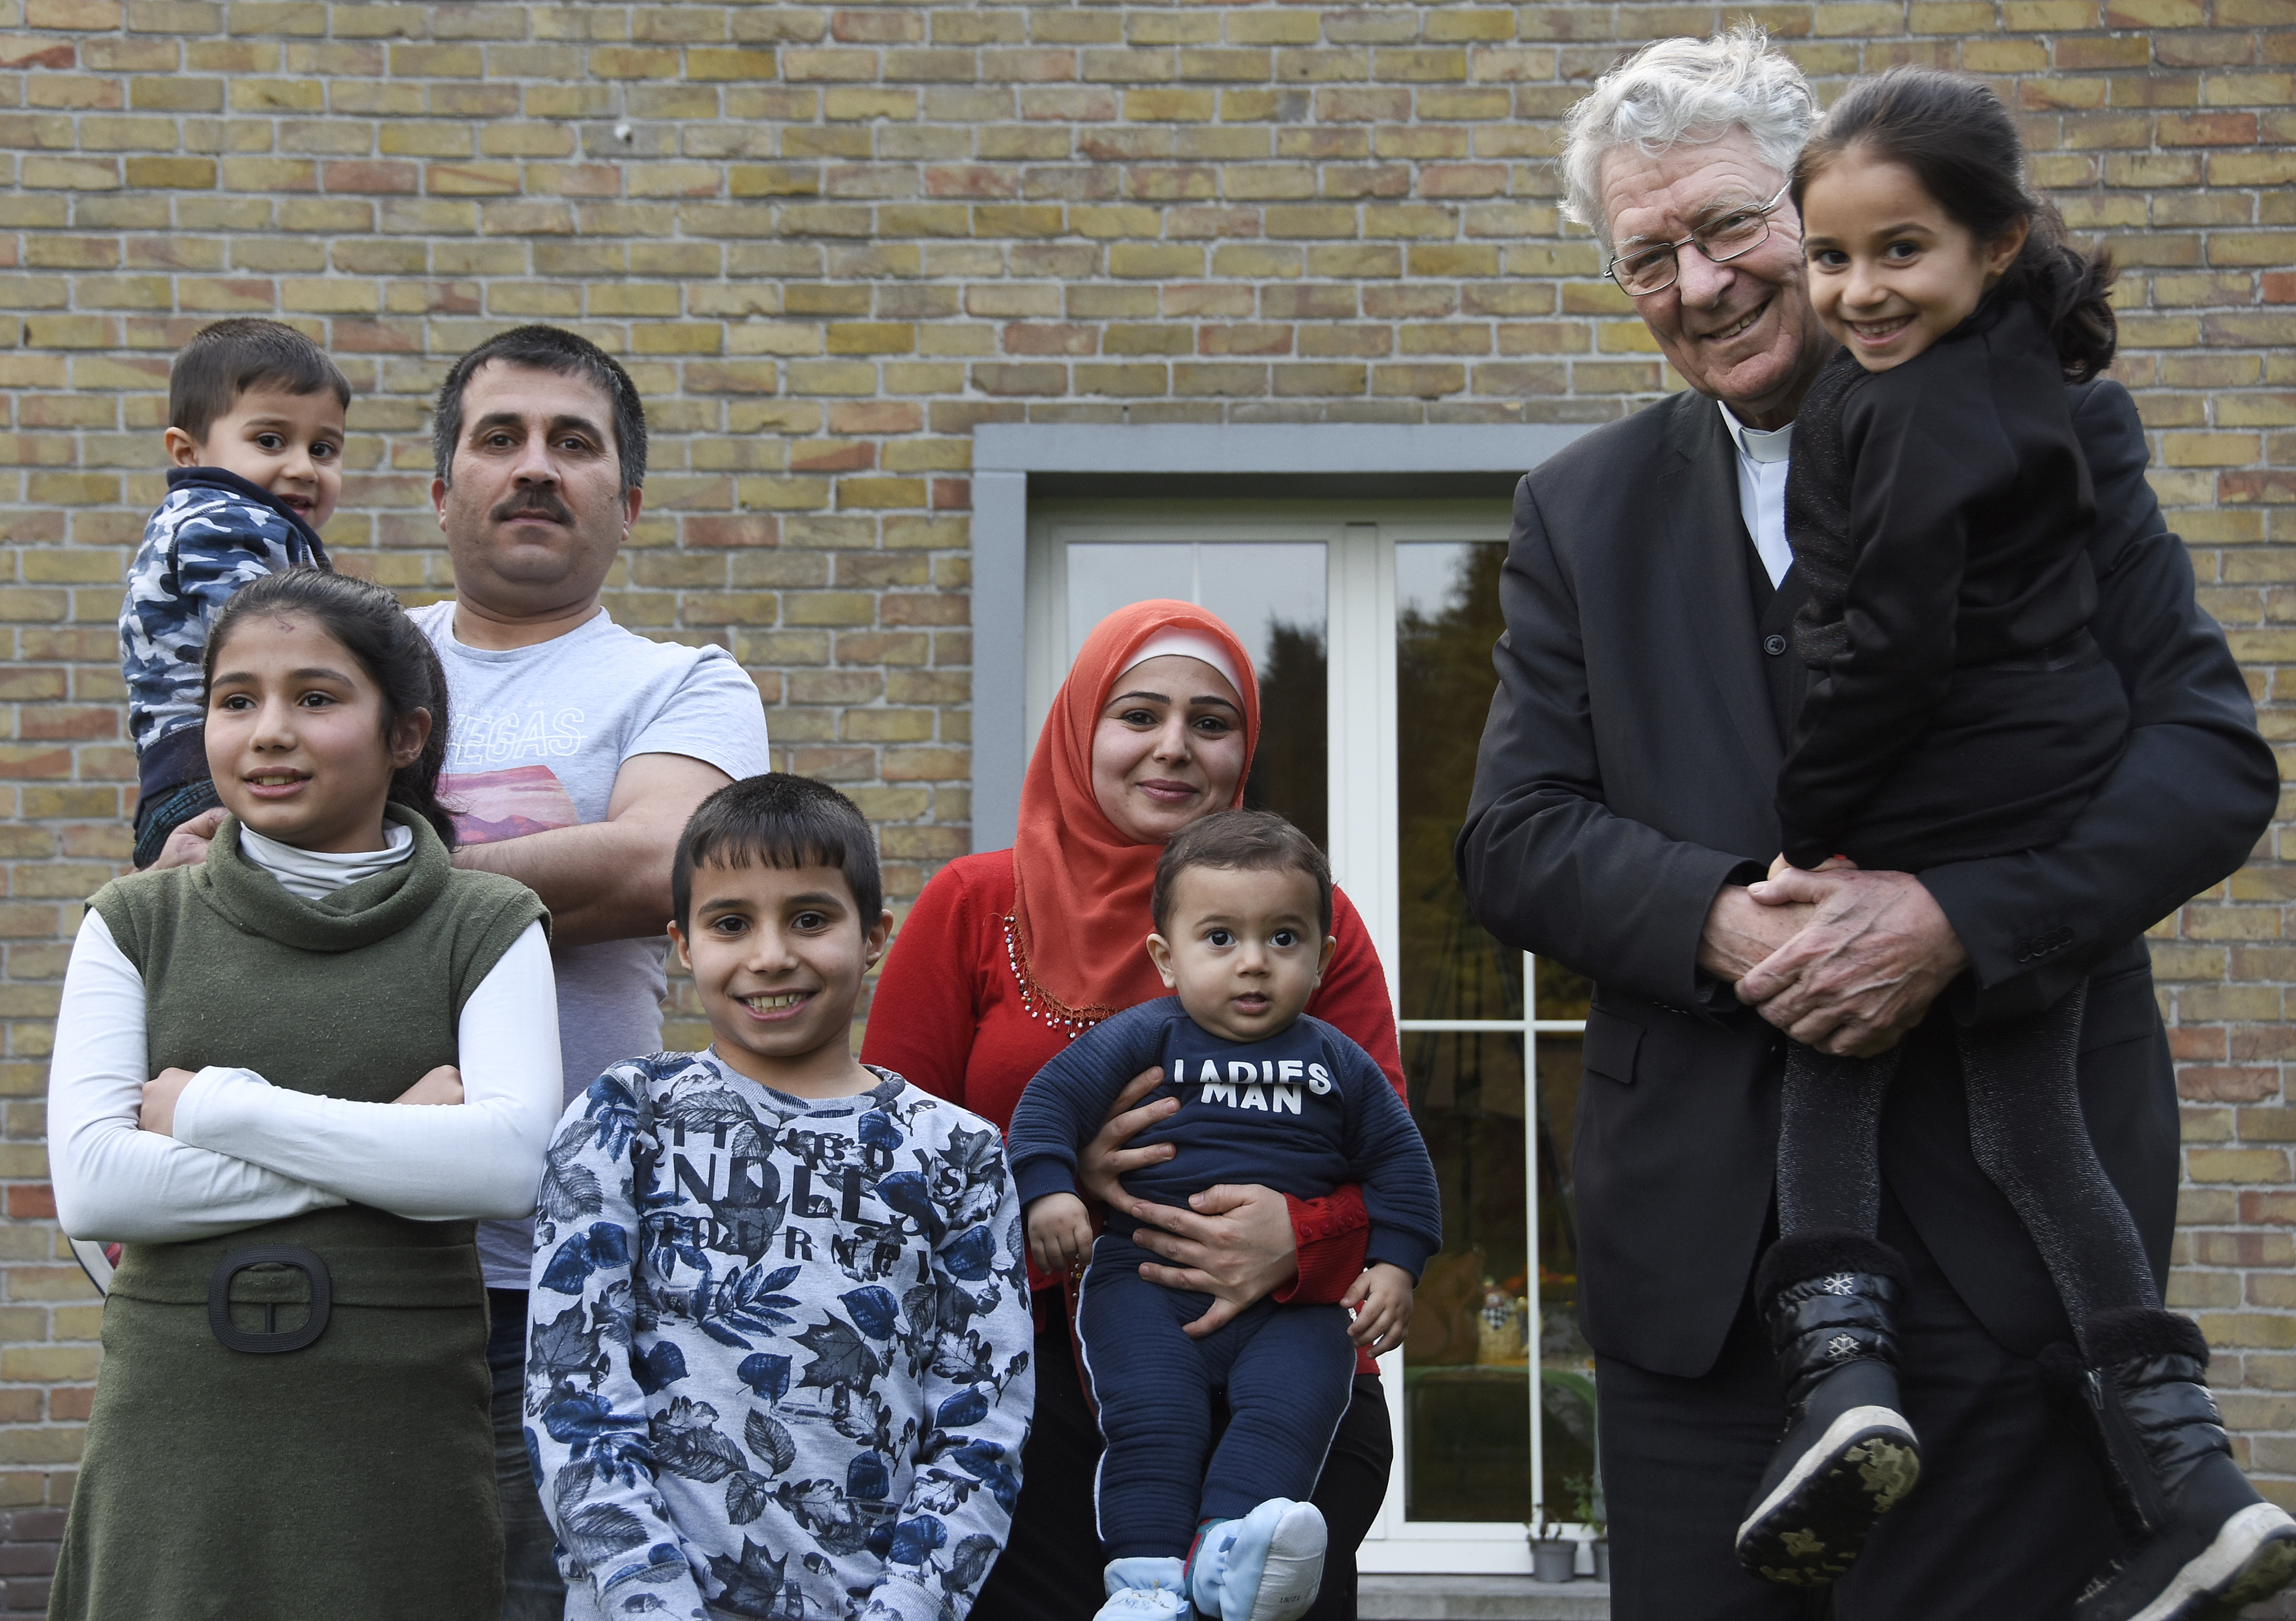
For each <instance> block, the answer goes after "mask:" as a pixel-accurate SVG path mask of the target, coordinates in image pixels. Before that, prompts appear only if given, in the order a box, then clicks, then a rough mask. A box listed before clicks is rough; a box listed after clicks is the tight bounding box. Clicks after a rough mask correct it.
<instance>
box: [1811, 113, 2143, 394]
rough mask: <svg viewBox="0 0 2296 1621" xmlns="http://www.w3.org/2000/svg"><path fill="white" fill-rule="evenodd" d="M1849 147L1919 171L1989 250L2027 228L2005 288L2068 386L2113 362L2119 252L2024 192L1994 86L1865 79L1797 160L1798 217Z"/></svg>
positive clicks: (2013, 135)
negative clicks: (2088, 241) (2051, 352)
mask: <svg viewBox="0 0 2296 1621" xmlns="http://www.w3.org/2000/svg"><path fill="white" fill-rule="evenodd" d="M1852 147H1858V148H1862V149H1864V150H1865V151H1866V152H1868V153H1870V154H1871V155H1872V156H1873V157H1874V158H1875V159H1877V160H1880V161H1882V162H1884V163H1895V164H1898V165H1899V166H1900V167H1902V168H1904V169H1909V170H1911V171H1912V173H1913V177H1914V178H1915V180H1917V181H1919V182H1920V183H1921V186H1922V189H1923V191H1925V192H1927V193H1929V194H1930V195H1931V198H1933V199H1935V200H1936V202H1937V205H1938V207H1939V208H1941V209H1943V210H1945V212H1946V216H1947V218H1949V219H1951V220H1952V221H1953V222H1954V223H1955V224H1956V225H1958V226H1961V228H1962V229H1963V230H1964V231H1967V232H1968V233H1969V234H1970V235H1972V236H1974V237H1975V238H1977V240H1978V241H1979V242H1980V243H1991V242H1997V241H1999V240H2000V238H2001V235H2002V233H2004V232H2005V231H2006V230H2008V229H2009V228H2010V227H2011V226H2013V225H2015V224H2016V223H2017V221H2019V220H2020V219H2022V220H2025V221H2027V222H2028V227H2027V231H2026V235H2025V245H2024V247H2023V249H2022V250H2021V251H2019V253H2018V255H2017V258H2016V259H2015V261H2014V262H2013V263H2012V264H2011V265H2010V267H2009V268H2008V269H2007V270H2006V271H2005V272H2004V273H2003V274H2002V277H2001V291H2002V292H2003V293H2004V294H2005V296H2007V297H2011V298H2021V299H2023V300H2026V301H2027V302H2029V303H2030V304H2031V305H2032V306H2033V308H2034V309H2037V310H2038V311H2039V312H2040V316H2041V321H2042V324H2043V325H2046V327H2047V328H2048V332H2049V341H2051V342H2052V343H2053V344H2054V345H2055V347H2056V350H2057V360H2058V363H2059V364H2060V365H2061V366H2062V367H2063V368H2064V374H2065V381H2066V382H2068V383H2087V381H2088V380H2089V379H2090V378H2092V377H2094V376H2095V375H2096V374H2098V373H2099V372H2102V371H2103V370H2104V368H2105V367H2106V366H2110V365H2111V364H2112V351H2113V346H2114V344H2115V343H2116V342H2117V341H2118V340H2119V335H2120V328H2119V325H2118V324H2117V322H2116V320H2115V318H2114V316H2113V313H2112V303H2111V301H2110V300H2109V299H2108V298H2107V296H2106V295H2107V294H2108V293H2109V292H2111V291H2112V282H2113V275H2114V272H2113V267H2112V251H2111V250H2110V249H2107V248H2103V247H2099V248H2095V249H2085V248H2082V247H2080V246H2079V245H2078V244H2076V243H2074V242H2073V240H2072V238H2071V236H2070V235H2067V234H2066V231H2065V221H2064V216H2062V214H2060V213H2058V212H2057V208H2056V205H2055V204H2054V203H2053V202H2050V201H2049V200H2048V199H2047V198H2046V197H2041V196H2038V195H2036V194H2035V193H2033V192H2031V191H2030V190H2029V189H2027V186H2026V184H2025V169H2026V163H2025V145H2024V143H2023V141H2021V139H2020V138H2019V137H2018V134H2017V121H2016V119H2013V118H2012V117H2010V116H2009V110H2008V109H2007V108H2006V107H2005V106H2003V105H2002V104H2001V98H2000V97H1999V96H1997V95H1994V94H1993V91H1992V89H1991V87H1990V86H1987V85H1985V84H1983V83H1981V82H1980V81H1979V80H1977V79H1974V78H1967V77H1964V75H1962V74H1958V73H1947V72H1943V71H1941V70H1938V69H1936V68H1892V69H1890V70H1889V71H1888V72H1886V73H1879V74H1876V75H1874V77H1873V78H1861V79H1858V80H1857V81H1856V82H1855V83H1854V84H1852V85H1851V86H1849V89H1848V90H1847V91H1845V92H1844V93H1843V94H1842V96H1841V100H1840V101H1838V102H1836V103H1833V106H1832V107H1831V108H1829V109H1828V110H1827V111H1826V114H1825V118H1824V119H1820V120H1819V121H1818V126H1817V128H1816V129H1814V130H1812V131H1811V132H1810V136H1809V140H1808V142H1807V143H1806V144H1804V145H1803V147H1802V149H1801V156H1800V157H1799V158H1798V159H1796V160H1794V169H1793V179H1792V188H1793V202H1794V208H1795V209H1796V210H1797V211H1799V210H1800V208H1801V200H1802V193H1804V192H1806V191H1808V189H1809V185H1810V182H1812V181H1813V180H1815V179H1816V178H1817V177H1818V176H1819V175H1820V174H1822V173H1823V172H1824V171H1825V167H1826V165H1828V164H1829V163H1832V162H1833V160H1835V159H1837V158H1839V157H1840V156H1841V154H1842V153H1843V152H1848V151H1849V150H1850V149H1851V148H1852Z"/></svg>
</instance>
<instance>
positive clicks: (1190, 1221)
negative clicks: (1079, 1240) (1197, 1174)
mask: <svg viewBox="0 0 2296 1621" xmlns="http://www.w3.org/2000/svg"><path fill="white" fill-rule="evenodd" d="M1188 1203H1189V1205H1192V1206H1193V1208H1192V1209H1186V1210H1183V1209H1181V1208H1180V1207H1179V1206H1177V1205H1152V1204H1150V1203H1149V1202H1148V1201H1147V1200H1145V1199H1136V1198H1134V1197H1132V1196H1131V1195H1130V1194H1128V1193H1126V1192H1124V1191H1123V1190H1122V1189H1118V1192H1117V1197H1114V1198H1112V1199H1111V1200H1110V1201H1109V1205H1110V1206H1111V1208H1113V1209H1117V1210H1120V1211H1122V1212H1124V1214H1127V1215H1128V1216H1130V1217H1131V1218H1132V1219H1133V1220H1134V1221H1136V1222H1144V1223H1147V1224H1146V1225H1144V1226H1143V1227H1141V1228H1140V1229H1139V1230H1137V1231H1136V1232H1135V1233H1134V1234H1133V1235H1132V1241H1133V1242H1134V1243H1135V1244H1137V1245H1138V1246H1140V1247H1141V1248H1143V1249H1144V1250H1147V1251H1148V1252H1149V1253H1150V1254H1152V1255H1157V1256H1160V1258H1162V1259H1163V1260H1165V1261H1167V1262H1169V1263H1171V1264H1170V1265H1168V1266H1155V1265H1144V1266H1142V1267H1141V1269H1140V1275H1141V1276H1142V1277H1143V1278H1145V1279H1146V1280H1148V1281H1149V1282H1151V1283H1160V1284H1161V1285H1163V1286H1164V1287H1165V1288H1168V1289H1196V1290H1201V1292H1202V1293H1204V1294H1207V1295H1210V1296H1212V1304H1211V1309H1210V1311H1208V1312H1205V1313H1204V1314H1203V1315H1202V1316H1201V1317H1199V1318H1197V1319H1196V1321H1193V1322H1192V1323H1189V1324H1187V1325H1186V1326H1185V1329H1184V1332H1185V1333H1186V1334H1187V1335H1188V1337H1190V1338H1192V1339H1201V1338H1202V1337H1204V1336H1205V1335H1207V1334H1210V1332H1211V1331H1212V1330H1213V1329H1217V1328H1218V1327H1219V1326H1220V1325H1221V1324H1222V1323H1224V1322H1226V1321H1228V1320H1229V1319H1230V1318H1232V1317H1234V1315H1235V1314H1236V1313H1237V1312H1241V1311H1242V1310H1243V1308H1244V1307H1246V1306H1248V1305H1250V1304H1252V1303H1253V1302H1255V1301H1257V1300H1259V1299H1261V1298H1263V1297H1264V1296H1268V1295H1271V1294H1274V1293H1275V1291H1276V1290H1277V1289H1280V1288H1283V1286H1284V1285H1285V1284H1287V1283H1289V1282H1291V1281H1292V1279H1293V1278H1295V1277H1297V1276H1298V1275H1299V1271H1300V1251H1299V1239H1298V1238H1297V1237H1295V1236H1294V1234H1293V1233H1292V1207H1291V1206H1290V1205H1286V1204H1285V1203H1284V1202H1283V1195H1282V1194H1280V1193H1278V1192H1276V1191H1275V1189H1272V1188H1262V1187H1259V1186H1258V1185H1257V1184H1252V1183H1247V1184H1243V1185H1241V1186H1230V1185H1226V1184H1223V1185H1221V1186H1219V1187H1217V1188H1207V1189H1204V1190H1203V1191H1202V1192H1201V1193H1199V1194H1197V1195H1195V1196H1194V1197H1193V1198H1191V1199H1189V1201H1188Z"/></svg>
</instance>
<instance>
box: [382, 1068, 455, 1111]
mask: <svg viewBox="0 0 2296 1621" xmlns="http://www.w3.org/2000/svg"><path fill="white" fill-rule="evenodd" d="M462 1100H463V1072H462V1071H461V1070H459V1069H456V1068H455V1066H453V1065H451V1064H441V1065H440V1066H439V1067H438V1068H436V1069H434V1070H432V1071H431V1072H430V1074H427V1075H425V1076H423V1077H422V1079H421V1080H420V1081H417V1082H415V1083H414V1085H412V1086H410V1087H408V1088H407V1089H406V1090H405V1091H403V1092H401V1093H399V1094H398V1097H396V1098H392V1099H391V1101H392V1102H393V1103H427V1104H455V1103H460V1102H462Z"/></svg>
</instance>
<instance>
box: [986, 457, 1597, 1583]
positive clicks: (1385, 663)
mask: <svg viewBox="0 0 2296 1621" xmlns="http://www.w3.org/2000/svg"><path fill="white" fill-rule="evenodd" d="M1198 505H1199V504H1198V503H1193V502H1172V503H1127V504H1125V505H1124V506H1121V507H1119V506H1114V505H1112V504H1111V506H1105V507H1101V508H1099V509H1098V510H1095V509H1094V507H1093V506H1089V505H1087V504H1086V503H1084V502H1081V501H1078V502H1068V501H1062V502H1055V503H1051V504H1047V505H1045V506H1040V507H1039V508H1038V509H1037V511H1035V512H1033V513H1032V514H1030V517H1029V523H1028V546H1027V555H1026V562H1025V572H1024V580H1025V586H1024V591H1023V599H1024V610H1023V626H1024V630H1023V635H1022V637H1021V643H1022V654H1023V666H1024V671H1023V673H1024V691H1025V694H1026V700H1025V702H1026V728H1027V735H1028V736H1030V737H1034V736H1036V735H1037V732H1038V730H1039V729H1040V728H1041V727H1042V725H1043V723H1044V718H1045V715H1046V712H1047V711H1048V710H1049V709H1050V707H1051V704H1052V699H1053V696H1054V693H1055V692H1056V691H1057V690H1058V687H1059V685H1060V682H1061V680H1062V679H1063V678H1064V677H1065V675H1066V673H1067V670H1068V663H1069V656H1070V650H1071V648H1072V646H1073V644H1074V642H1075V641H1076V640H1077V639H1080V638H1078V637H1076V636H1074V635H1073V634H1072V628H1071V627H1070V625H1069V624H1068V623H1067V618H1068V573H1067V547H1068V546H1069V545H1070V544H1071V543H1074V542H1078V541H1084V542H1099V543H1109V542H1131V543H1143V542H1149V543H1154V542H1161V543H1166V544H1182V543H1193V544H1197V545H1201V546H1207V547H1209V546H1217V545H1221V544H1238V543H1243V544H1249V543H1254V542H1258V543H1262V544H1265V543H1269V542H1300V541H1320V542H1322V543H1323V544H1324V547H1325V551H1324V557H1325V568H1326V586H1325V599H1324V601H1325V647H1326V653H1327V669H1328V671H1329V672H1330V673H1329V680H1330V686H1329V689H1328V703H1329V709H1328V726H1329V733H1328V760H1329V766H1328V769H1329V779H1328V782H1329V786H1328V800H1327V803H1328V807H1329V809H1328V816H1329V835H1328V842H1329V844H1330V855H1331V859H1332V867H1333V875H1334V876H1335V878H1336V879H1337V880H1338V882H1339V883H1340V884H1341V886H1342V887H1343V888H1345V889H1346V891H1347V893H1348V895H1349V899H1350V900H1352V901H1354V903H1355V905H1356V909H1357V911H1358V912H1359V913H1360V914H1361V915H1362V917H1363V919H1364V922H1365V926H1366V927H1367V928H1368V929H1369V931H1370V933H1371V936H1372V940H1373V942H1374V945H1375V946H1376V947H1377V949H1378V951H1379V956H1380V961H1381V964H1382V967H1383V968H1384V970H1385V973H1386V976H1387V982H1388V998H1389V1001H1390V1005H1394V1004H1395V1003H1396V1002H1397V1001H1398V962H1399V952H1400V937H1401V898H1400V893H1399V889H1398V884H1399V879H1398V870H1397V866H1396V851H1397V844H1398V834H1399V813H1398V790H1399V778H1398V751H1397V744H1396V737H1397V726H1398V715H1397V712H1396V638H1395V632H1396V612H1397V600H1396V578H1395V567H1396V557H1395V547H1397V546H1398V544H1404V543H1409V542H1414V541H1435V542H1454V543H1456V542H1462V541H1485V542H1488V541H1501V542H1504V541H1505V539H1506V533H1505V523H1504V521H1503V520H1478V519H1425V518H1416V517H1414V516H1413V515H1412V514H1413V513H1414V511H1415V510H1420V511H1423V510H1424V504H1412V503H1405V502H1395V503H1386V502H1381V503H1365V502H1360V501H1354V502H1330V503H1326V502H1317V501H1313V500H1286V501H1280V502H1268V503H1261V502H1258V501H1252V502H1246V503H1234V502H1231V503H1223V504H1220V505H1219V506H1218V507H1217V508H1213V507H1211V506H1210V504H1202V505H1203V506H1204V507H1205V510H1202V511H1190V510H1187V509H1188V508H1190V507H1193V506H1198ZM1495 522H1496V524H1497V527H1496V528H1495V527H1494V524H1495ZM1522 971H1523V1016H1521V1018H1517V1019H1435V1020H1428V1019H1413V1020H1409V1021H1403V1022H1400V1024H1399V1028H1400V1030H1401V1032H1402V1033H1404V1034H1405V1035H1406V1036H1408V1035H1410V1034H1412V1033H1418V1032H1430V1031H1474V1032H1486V1033H1494V1034H1507V1033H1513V1034H1516V1035H1519V1036H1520V1037H1521V1040H1522V1043H1523V1065H1524V1071H1523V1073H1524V1077H1525V1085H1526V1087H1535V1086H1536V1085H1537V1076H1538V1038H1539V1037H1540V1036H1541V1035H1562V1034H1573V1035H1577V1034H1583V1033H1584V1031H1585V1028H1586V1026H1585V1024H1584V1023H1583V1022H1582V1021H1579V1020H1575V1019H1541V1018H1539V1017H1538V1016H1537V1006H1536V1000H1537V993H1538V991H1537V988H1538V965H1537V963H1536V961H1535V960H1534V959H1532V958H1531V957H1530V956H1529V954H1527V953H1526V954H1525V955H1524V958H1523V962H1522ZM1523 1148H1524V1156H1523V1163H1524V1166H1525V1171H1526V1177H1527V1179H1529V1180H1527V1181H1526V1183H1525V1187H1524V1189H1523V1192H1524V1201H1525V1205H1526V1210H1525V1215H1526V1227H1527V1235H1526V1236H1527V1247H1528V1248H1527V1254H1528V1257H1529V1263H1530V1266H1529V1271H1531V1273H1532V1276H1533V1277H1534V1278H1535V1277H1536V1274H1537V1266H1538V1245H1539V1235H1538V1197H1537V1194H1536V1178H1537V1175H1538V1110H1537V1108H1536V1107H1534V1106H1533V1100H1532V1099H1531V1098H1529V1097H1526V1098H1525V1100H1524V1109H1523ZM1533 1293H1534V1298H1535V1296H1536V1285H1535V1284H1534V1286H1533ZM1537 1321H1538V1313H1537V1312H1536V1309H1535V1308H1534V1312H1533V1322H1532V1327H1531V1332H1532V1335H1533V1349H1532V1352H1531V1354H1530V1358H1529V1362H1528V1364H1527V1366H1526V1368H1525V1370H1524V1383H1525V1399H1526V1401H1527V1402H1528V1403H1529V1419H1530V1424H1529V1435H1530V1449H1529V1469H1530V1500H1531V1505H1532V1510H1531V1511H1532V1513H1533V1515H1534V1516H1535V1517H1538V1516H1543V1514H1544V1510H1545V1504H1544V1502H1543V1501H1542V1500H1543V1495H1544V1484H1545V1469H1544V1467H1543V1466H1544V1452H1545V1448H1544V1432H1545V1415H1544V1412H1543V1411H1542V1403H1541V1399H1540V1398H1541V1395H1542V1381H1541V1378H1540V1374H1539V1368H1540V1364H1539V1360H1538V1351H1537V1348H1536V1345H1537V1333H1538V1329H1537ZM1381 1371H1382V1377H1383V1379H1384V1382H1385V1383H1386V1385H1387V1387H1388V1393H1389V1400H1388V1412H1389V1417H1390V1422H1391V1423H1392V1424H1393V1426H1394V1436H1395V1461H1394V1464H1393V1466H1392V1470H1391V1473H1390V1484H1389V1488H1388V1493H1387V1498H1386V1501H1385V1502H1384V1504H1383V1505H1382V1509H1381V1511H1380V1517H1379V1518H1378V1519H1377V1520H1376V1521H1374V1525H1373V1527H1372V1530H1371V1533H1370V1535H1369V1536H1368V1537H1367V1538H1366V1539H1365V1543H1364V1544H1363V1547H1362V1549H1361V1551H1359V1553H1358V1555H1357V1564H1358V1568H1360V1569H1362V1570H1364V1571H1365V1572H1367V1573H1373V1574H1436V1573H1445V1574H1448V1573H1471V1574H1486V1575H1513V1574H1527V1573H1528V1572H1529V1570H1530V1568H1531V1559H1530V1548H1529V1541H1528V1538H1527V1535H1526V1533H1527V1531H1528V1529H1529V1526H1528V1525H1527V1524H1526V1523H1523V1522H1508V1521H1440V1520H1414V1519H1409V1518H1406V1516H1405V1512H1404V1507H1405V1495H1404V1476H1403V1470H1404V1433H1403V1431H1404V1421H1405V1412H1404V1407H1405V1403H1404V1401H1403V1400H1402V1393H1403V1390H1404V1379H1403V1354H1402V1352H1401V1351H1399V1350H1398V1351H1396V1352H1393V1353H1390V1354H1389V1355H1388V1356H1386V1357H1384V1358H1382V1360H1381Z"/></svg>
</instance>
